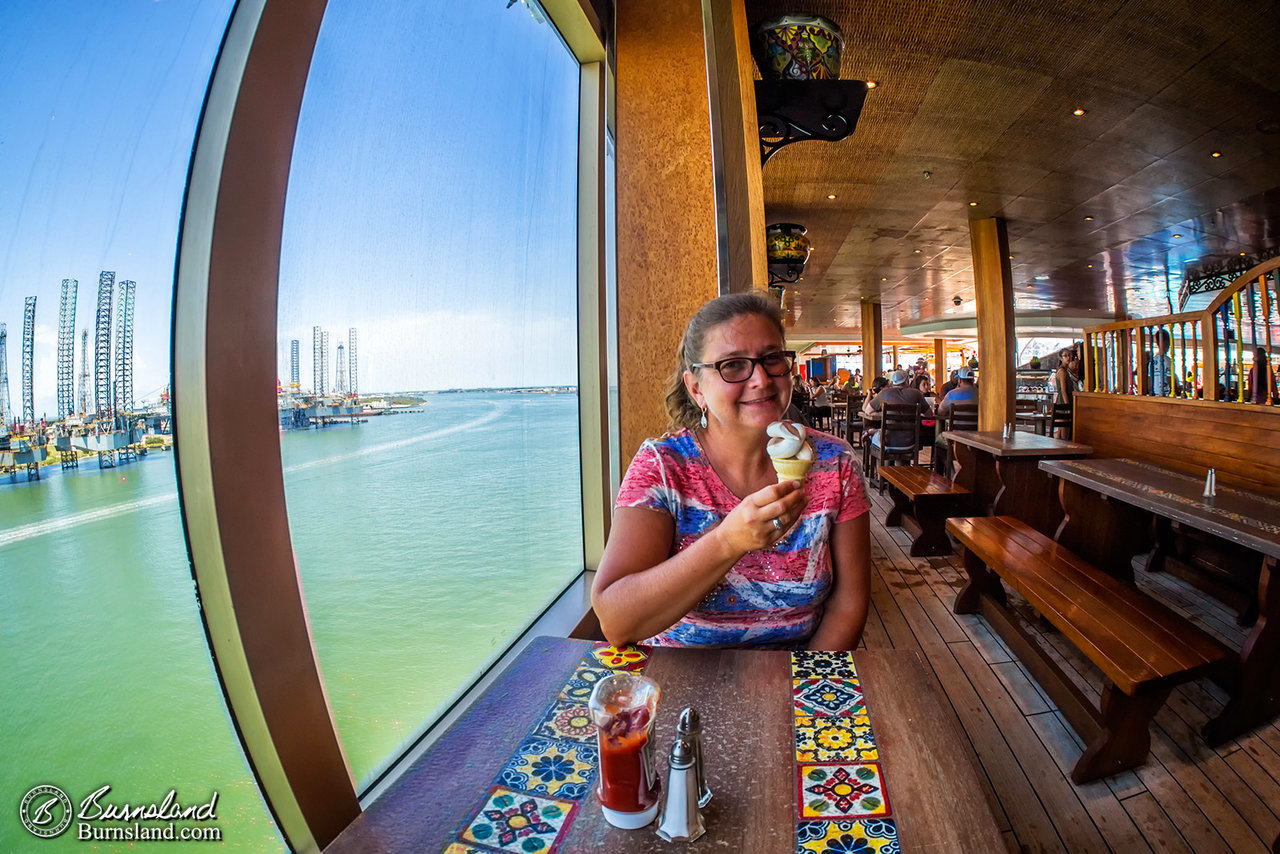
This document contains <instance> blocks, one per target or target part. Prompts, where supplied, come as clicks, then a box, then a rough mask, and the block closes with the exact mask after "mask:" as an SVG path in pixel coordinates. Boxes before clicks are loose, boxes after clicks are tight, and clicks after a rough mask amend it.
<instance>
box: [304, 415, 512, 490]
mask: <svg viewBox="0 0 1280 854" xmlns="http://www.w3.org/2000/svg"><path fill="white" fill-rule="evenodd" d="M485 403H487V404H488V405H489V406H491V407H492V409H491V410H490V411H489V412H486V413H485V414H484V415H481V416H479V417H478V418H473V419H472V420H470V421H464V422H463V423H461V424H455V425H453V426H452V427H443V428H441V429H439V430H432V431H431V432H429V433H422V434H420V435H417V436H410V437H409V438H407V439H396V440H395V441H393V442H383V443H382V444H381V445H370V446H369V447H367V448H360V449H358V450H355V451H349V452H348V453H345V454H335V455H333V456H331V457H324V458H322V459H319V460H308V461H307V462H305V463H297V464H296V465H291V466H286V467H285V470H284V472H285V474H292V473H293V472H298V471H303V470H305V469H311V468H316V467H317V466H327V465H332V464H333V463H338V462H342V461H343V460H351V459H355V458H356V457H363V456H367V455H369V454H380V453H383V452H384V451H391V450H394V449H396V448H404V447H407V446H409V445H417V444H419V443H422V442H429V441H431V440H432V439H439V438H441V437H443V436H451V435H453V434H454V433H460V432H462V431H464V430H474V429H476V428H477V427H483V426H484V425H486V424H492V423H493V422H494V421H497V420H498V419H499V418H500V417H502V415H504V414H505V413H506V411H507V409H509V408H510V404H503V403H496V402H494V401H485Z"/></svg>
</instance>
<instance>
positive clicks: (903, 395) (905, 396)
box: [871, 371, 933, 448]
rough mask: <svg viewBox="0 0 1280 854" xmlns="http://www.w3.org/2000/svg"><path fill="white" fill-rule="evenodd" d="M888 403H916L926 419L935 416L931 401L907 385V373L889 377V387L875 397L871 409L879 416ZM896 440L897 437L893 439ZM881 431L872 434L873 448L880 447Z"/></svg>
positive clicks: (899, 372) (902, 372) (894, 374)
mask: <svg viewBox="0 0 1280 854" xmlns="http://www.w3.org/2000/svg"><path fill="white" fill-rule="evenodd" d="M886 403H908V404H910V403H915V404H918V405H919V406H920V415H921V416H922V417H925V418H930V417H932V416H933V408H932V407H931V406H929V401H927V400H925V399H924V395H923V394H921V393H920V389H918V388H912V387H911V386H909V385H907V373H906V371H894V372H893V373H892V374H891V375H890V376H889V385H887V386H885V388H884V389H883V390H882V391H881V392H880V393H879V394H877V395H876V396H875V399H874V400H873V401H871V408H872V409H873V410H874V411H875V412H876V413H877V415H879V413H880V412H881V411H882V410H883V409H884V405H885V404H886ZM891 438H894V439H896V438H897V437H896V436H895V437H891ZM880 440H881V436H880V431H879V430H877V431H876V432H874V433H872V434H871V444H872V446H873V447H876V448H878V447H880V446H881V445H880Z"/></svg>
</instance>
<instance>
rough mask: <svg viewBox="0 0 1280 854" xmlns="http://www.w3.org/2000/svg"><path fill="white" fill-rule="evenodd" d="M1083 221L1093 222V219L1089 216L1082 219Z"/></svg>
mask: <svg viewBox="0 0 1280 854" xmlns="http://www.w3.org/2000/svg"><path fill="white" fill-rule="evenodd" d="M1084 221H1085V222H1093V217H1091V216H1087V217H1085V218H1084Z"/></svg>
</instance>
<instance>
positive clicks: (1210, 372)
mask: <svg viewBox="0 0 1280 854" xmlns="http://www.w3.org/2000/svg"><path fill="white" fill-rule="evenodd" d="M1205 320H1206V322H1205V323H1204V324H1203V325H1204V399H1205V400H1217V399H1218V314H1217V312H1213V313H1211V314H1209V315H1208V316H1207V317H1206V318H1205Z"/></svg>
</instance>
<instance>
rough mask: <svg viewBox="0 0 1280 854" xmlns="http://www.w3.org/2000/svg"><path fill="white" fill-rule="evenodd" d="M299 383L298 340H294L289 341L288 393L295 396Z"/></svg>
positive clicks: (300, 379) (300, 380)
mask: <svg viewBox="0 0 1280 854" xmlns="http://www.w3.org/2000/svg"><path fill="white" fill-rule="evenodd" d="M301 382H302V378H301V372H300V371H299V369H298V339H297V338H294V339H292V340H290V341H289V393H290V394H297V393H298V388H299V385H300V383H301Z"/></svg>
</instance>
